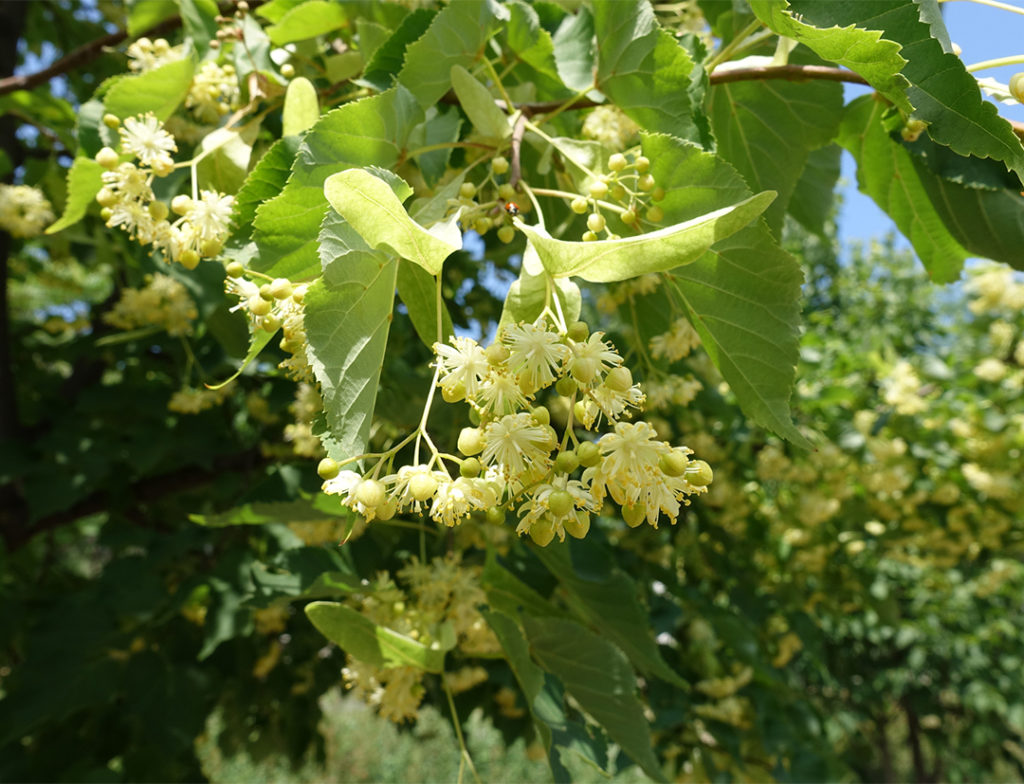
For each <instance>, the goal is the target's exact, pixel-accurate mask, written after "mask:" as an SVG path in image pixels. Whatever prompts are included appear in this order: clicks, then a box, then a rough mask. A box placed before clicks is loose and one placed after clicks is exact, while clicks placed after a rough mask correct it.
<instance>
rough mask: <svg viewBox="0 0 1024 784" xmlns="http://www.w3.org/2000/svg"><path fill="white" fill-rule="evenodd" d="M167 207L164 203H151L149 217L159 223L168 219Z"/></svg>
mask: <svg viewBox="0 0 1024 784" xmlns="http://www.w3.org/2000/svg"><path fill="white" fill-rule="evenodd" d="M167 212H168V210H167V205H166V204H164V203H163V202H162V201H151V202H150V203H149V217H151V218H152V219H153V220H155V221H156V222H157V223H159V222H160V221H162V220H163V219H164V218H166V217H167Z"/></svg>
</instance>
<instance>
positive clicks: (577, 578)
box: [534, 542, 690, 691]
mask: <svg viewBox="0 0 1024 784" xmlns="http://www.w3.org/2000/svg"><path fill="white" fill-rule="evenodd" d="M586 547H589V548H594V547H596V545H587V543H586V542H584V543H582V545H579V546H577V543H576V542H573V543H572V552H573V555H574V556H575V555H576V553H577V552H580V551H584V550H585V548H586ZM534 552H535V553H536V554H537V557H538V558H540V560H541V562H543V564H544V565H545V566H546V567H547V569H548V571H549V572H551V574H552V575H554V576H555V577H556V578H557V579H558V581H559V582H560V583H561V584H562V586H563V587H564V588H565V589H566V590H567V591H568V596H569V601H570V603H571V604H572V606H573V608H574V609H575V610H576V611H577V612H578V613H579V614H580V615H581V616H582V617H583V618H585V619H586V620H587V622H588V623H590V624H591V625H592V626H593V627H594V628H595V629H597V630H598V632H600V634H601V636H602V637H603V638H605V639H607V640H610V641H611V642H613V643H615V644H616V645H617V646H619V648H621V649H622V651H623V652H624V653H625V654H626V655H627V656H628V657H629V659H630V661H632V662H633V664H634V666H636V668H637V669H638V670H640V671H641V672H642V673H644V674H645V675H654V676H657V677H658V678H661V679H662V680H663V681H665V682H666V683H671V684H672V685H674V686H678V687H679V688H681V689H684V690H685V691H689V689H690V684H689V683H687V682H686V681H685V680H683V678H681V677H680V676H679V674H678V673H676V672H675V671H674V670H672V668H671V667H669V666H668V664H666V663H665V660H664V659H663V658H662V657H661V653H660V652H659V651H658V646H657V644H656V643H655V641H654V635H653V634H652V633H651V627H650V621H649V619H648V617H647V611H646V610H645V609H644V608H643V606H641V604H640V602H639V600H638V599H637V587H636V583H634V582H633V581H632V580H631V579H630V578H629V576H628V575H627V574H626V573H625V572H622V571H619V570H618V569H611V568H602V569H601V570H600V571H599V572H593V571H591V572H589V573H587V574H586V575H585V576H584V575H581V574H579V573H578V571H577V570H576V569H575V568H574V567H573V561H572V560H570V557H569V553H570V548H569V547H546V548H537V549H536V550H535V551H534Z"/></svg>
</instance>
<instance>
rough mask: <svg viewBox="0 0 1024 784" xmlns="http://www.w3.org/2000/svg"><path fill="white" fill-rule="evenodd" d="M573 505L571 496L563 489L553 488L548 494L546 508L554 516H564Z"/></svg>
mask: <svg viewBox="0 0 1024 784" xmlns="http://www.w3.org/2000/svg"><path fill="white" fill-rule="evenodd" d="M572 507H573V501H572V496H571V495H569V493H567V492H566V491H565V490H555V491H554V492H553V493H552V494H551V495H549V496H548V509H550V510H551V514H553V515H554V516H555V517H564V516H565V515H567V514H569V512H570V510H571V509H572Z"/></svg>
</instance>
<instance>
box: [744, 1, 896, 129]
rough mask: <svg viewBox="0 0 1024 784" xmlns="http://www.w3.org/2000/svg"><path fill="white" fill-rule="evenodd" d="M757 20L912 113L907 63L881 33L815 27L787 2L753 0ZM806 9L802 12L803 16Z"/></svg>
mask: <svg viewBox="0 0 1024 784" xmlns="http://www.w3.org/2000/svg"><path fill="white" fill-rule="evenodd" d="M818 5H819V6H826V5H831V6H845V5H847V4H845V3H819V4H818ZM750 7H751V9H752V10H753V11H754V13H755V14H757V18H758V19H760V20H761V21H762V22H764V23H765V24H766V25H768V27H770V28H771V29H772V30H774V31H775V32H776V33H778V34H779V35H783V36H786V37H787V38H793V39H794V40H796V41H799V42H800V43H802V44H804V45H805V46H807V47H808V48H810V49H812V50H813V51H814V52H816V53H817V54H818V56H819V57H821V58H823V59H825V60H829V61H831V62H833V63H838V64H839V65H844V66H846V67H847V68H849V69H850V70H851V71H856V72H857V73H859V74H860V75H861V76H863V77H864V78H865V79H867V81H868V83H869V84H870V85H871V86H872V87H874V88H875V89H876V90H878V92H880V93H881V94H882V95H884V96H885V97H886V98H888V99H889V100H890V101H891V102H892V103H894V104H896V106H897V107H899V109H900V110H901V111H903V112H904V113H906V114H910V113H911V112H912V111H913V106H912V105H911V103H910V101H909V100H908V99H907V94H906V89H907V86H908V82H907V80H906V79H905V78H904V77H903V76H901V75H900V71H902V70H903V66H905V65H906V64H907V61H906V60H905V59H903V57H901V53H900V49H901V47H900V45H899V44H898V43H896V42H895V41H888V40H885V39H884V38H883V37H882V33H881V32H880V31H879V30H868V29H865V28H864V26H863V25H857V24H853V23H848V24H847V25H846V26H844V27H840V26H839V25H835V26H828V25H824V24H821V25H815V24H812V23H808V22H805V21H804V20H803V18H802V17H795V16H794V10H793V8H792V7H791V4H790V3H788V2H787V0H750ZM861 7H862V6H861V4H860V3H853V4H850V5H849V8H850V10H851V11H855V10H856V9H859V8H861ZM803 11H804V9H801V13H803Z"/></svg>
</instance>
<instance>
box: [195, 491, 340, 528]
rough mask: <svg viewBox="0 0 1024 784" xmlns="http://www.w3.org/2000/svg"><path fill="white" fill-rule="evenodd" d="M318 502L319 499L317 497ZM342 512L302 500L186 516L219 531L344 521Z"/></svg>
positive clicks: (259, 502) (260, 504) (275, 502)
mask: <svg viewBox="0 0 1024 784" xmlns="http://www.w3.org/2000/svg"><path fill="white" fill-rule="evenodd" d="M317 498H319V497H317ZM346 514H347V513H346V512H345V510H344V508H342V507H341V506H338V507H337V508H336V509H333V510H332V509H331V508H330V507H328V506H327V505H326V504H318V503H317V502H316V499H314V500H313V501H310V500H306V499H302V500H298V501H273V502H271V501H256V502H253V503H249V504H243V505H242V506H238V507H235V508H234V509H229V510H227V511H225V512H218V513H216V514H190V515H189V516H188V519H189V520H191V521H192V522H193V523H196V524H197V525H202V526H206V527H207V528H223V527H225V526H231V525H267V524H269V523H298V522H311V521H316V520H324V519H326V518H329V517H345V516H346Z"/></svg>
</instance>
